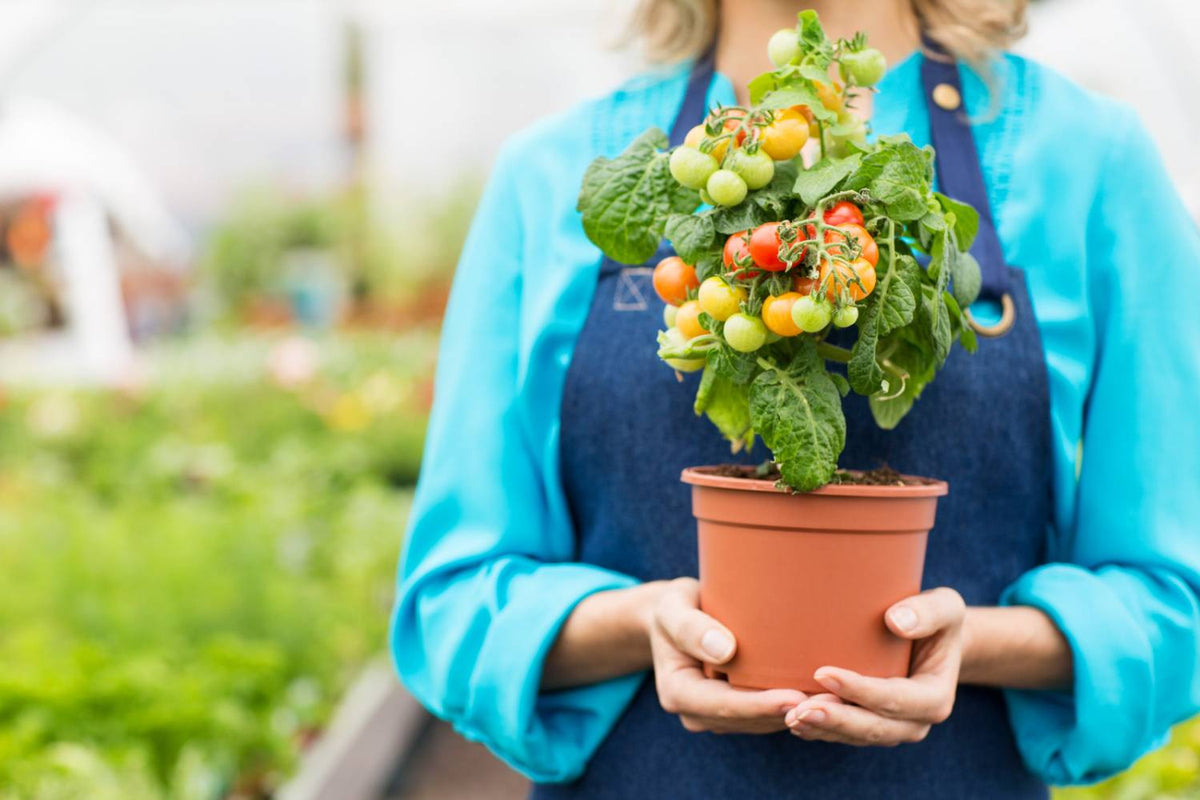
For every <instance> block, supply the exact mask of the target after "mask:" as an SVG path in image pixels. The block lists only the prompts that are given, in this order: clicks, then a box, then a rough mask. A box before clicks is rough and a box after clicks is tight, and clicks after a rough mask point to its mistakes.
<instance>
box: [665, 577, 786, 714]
mask: <svg viewBox="0 0 1200 800" xmlns="http://www.w3.org/2000/svg"><path fill="white" fill-rule="evenodd" d="M648 627H649V634H650V649H651V653H652V655H653V658H654V682H655V687H656V688H657V689H658V702H659V703H661V704H662V707H663V710H664V711H667V712H668V713H670V714H676V715H678V716H679V719H680V721H681V722H682V723H683V727H685V728H687V729H688V730H689V731H692V732H694V733H698V732H701V731H708V732H711V733H773V732H775V731H780V730H783V729H784V727H785V725H784V715H785V714H787V713H788V711H790V710H791V709H793V708H796V707H797V705H798V704H801V703H802V702H803V701H804V700H805V699H806V696H805V694H804V693H803V692H798V691H795V690H792V689H771V690H769V691H754V690H750V689H737V688H735V687H733V686H730V685H729V684H728V683H727V682H726V681H723V680H715V679H712V678H706V677H704V670H703V665H704V664H705V663H707V664H712V665H715V666H719V665H721V664H724V663H726V662H727V661H729V659H731V658H733V654H734V651H735V650H736V649H737V643H736V642H735V641H734V638H733V634H731V633H730V632H729V630H728V629H727V628H725V626H723V625H721V623H719V622H717V621H716V620H715V619H713V618H712V617H710V616H708V615H707V614H705V613H704V612H702V611H701V610H700V584H699V582H697V581H696V580H695V579H694V578H679V579H678V580H674V581H671V582H670V583H669V584H668V585H667V586H666V587H665V588H664V590H663V591H662V593H661V594H660V595H659V600H658V603H657V605H656V606H655V608H654V613H653V615H652V617H651V619H650V621H649V623H648Z"/></svg>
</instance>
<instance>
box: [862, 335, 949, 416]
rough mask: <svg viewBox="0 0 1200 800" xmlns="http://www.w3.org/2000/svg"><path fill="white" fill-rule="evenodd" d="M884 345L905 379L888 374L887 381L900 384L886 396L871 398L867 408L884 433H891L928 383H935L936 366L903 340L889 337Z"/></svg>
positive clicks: (922, 351) (923, 352) (923, 351)
mask: <svg viewBox="0 0 1200 800" xmlns="http://www.w3.org/2000/svg"><path fill="white" fill-rule="evenodd" d="M881 346H884V347H887V348H888V349H889V350H890V351H891V353H892V355H891V356H890V357H889V359H888V361H889V362H890V363H892V364H893V365H895V368H896V369H897V370H899V371H900V372H902V373H903V377H902V378H897V377H896V376H894V375H891V374H889V375H888V381H889V382H890V383H892V384H894V383H895V382H896V381H897V380H899V381H900V385H899V386H897V385H889V386H888V390H887V392H886V393H880V394H875V395H872V396H871V397H870V398H869V399H868V400H867V405H868V406H870V408H871V414H872V416H874V417H875V424H877V425H878V426H879V427H881V428H883V429H884V430H892V429H893V428H895V427H896V426H897V425H899V424H900V421H901V420H902V419H904V416H905V415H906V414H908V412H909V411H910V410H912V406H913V403H914V402H915V401H916V400H917V399H918V398H919V397H920V396H921V391H922V390H923V389H924V388H925V386H926V384H928V383H929V381H931V380H933V377H934V375H935V374H936V367H935V365H934V363H933V361H932V358H931V356H930V354H929V353H927V352H926V351H925V350H923V349H922V348H920V347H918V346H915V345H913V344H911V343H910V342H908V341H906V340H905V339H903V338H896V337H890V338H889V339H888V340H886V341H884V342H881Z"/></svg>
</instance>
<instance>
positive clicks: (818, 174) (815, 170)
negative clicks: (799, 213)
mask: <svg viewBox="0 0 1200 800" xmlns="http://www.w3.org/2000/svg"><path fill="white" fill-rule="evenodd" d="M860 161H861V156H857V155H855V156H851V157H849V158H825V159H822V160H820V161H818V162H817V163H815V164H813V165H812V166H811V167H809V168H808V169H805V170H800V173H799V174H798V175H797V176H796V182H795V186H794V191H795V192H796V194H798V195H800V199H801V200H803V201H804V204H805V205H806V206H815V205H816V204H817V201H818V200H820V199H821V198H822V197H826V196H827V195H829V194H831V193H833V191H834V189H836V188H837V185H838V184H839V183H841V182H842V181H843V180H845V179H846V177H847V176H849V175H850V174H851V173H853V172H854V171H855V170H856V169H858V165H859V162H860Z"/></svg>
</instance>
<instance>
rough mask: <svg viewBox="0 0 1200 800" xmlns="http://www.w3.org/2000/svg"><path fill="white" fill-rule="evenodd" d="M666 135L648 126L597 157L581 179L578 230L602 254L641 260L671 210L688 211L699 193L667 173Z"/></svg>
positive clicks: (654, 246)
mask: <svg viewBox="0 0 1200 800" xmlns="http://www.w3.org/2000/svg"><path fill="white" fill-rule="evenodd" d="M666 146H667V135H666V134H665V133H663V132H662V131H661V130H659V129H658V128H651V129H650V130H648V131H646V132H645V133H643V134H642V135H641V136H639V137H638V138H637V139H635V140H634V141H633V143H632V144H631V145H629V147H628V148H626V150H625V152H623V153H621V155H619V156H617V157H616V158H613V159H609V158H604V157H603V156H601V157H600V158H597V159H596V160H595V161H593V162H592V163H591V165H590V166H589V167H588V169H587V172H586V173H585V175H584V178H583V187H582V189H581V190H580V193H579V205H578V209H579V211H580V213H581V214H582V216H583V230H584V232H585V233H586V234H587V236H588V238H589V239H591V240H592V243H593V244H595V245H596V246H597V247H599V248H600V249H601V250H602V251H604V253H605V254H606V255H608V256H609V257H610V258H612V259H613V260H615V261H620V262H622V263H624V264H641V263H644V262H645V261H646V260H647V259H649V258H650V257H651V256H652V255H654V252H655V251H656V250H657V249H658V245H659V241H660V240H661V239H662V235H663V229H664V227H665V225H666V222H667V219H668V218H669V217H670V216H671V214H672V213H680V214H684V213H688V212H691V211H694V210H695V209H696V207H697V206H698V205H700V195H699V194H698V193H697V192H695V191H694V190H692V189H688V188H686V187H684V186H681V185H680V184H679V183H678V182H677V181H676V180H675V179H674V178H672V177H671V172H670V169H669V168H668V165H667V160H668V157H667V154H666V153H665V152H662V150H663V148H665V147H666Z"/></svg>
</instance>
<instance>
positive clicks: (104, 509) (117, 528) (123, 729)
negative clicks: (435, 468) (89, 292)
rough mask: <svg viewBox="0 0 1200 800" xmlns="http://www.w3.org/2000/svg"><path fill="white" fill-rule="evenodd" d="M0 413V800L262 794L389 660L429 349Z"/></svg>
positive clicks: (211, 374)
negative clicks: (349, 695) (359, 684)
mask: <svg viewBox="0 0 1200 800" xmlns="http://www.w3.org/2000/svg"><path fill="white" fill-rule="evenodd" d="M275 344H276V343H274V342H270V341H239V342H228V341H226V342H217V341H212V340H199V341H194V342H191V343H188V344H186V345H173V346H171V347H169V348H167V349H165V350H163V351H161V352H160V353H159V354H158V358H157V366H156V368H155V370H154V372H155V377H154V380H153V381H152V383H151V384H150V385H149V386H148V387H146V388H144V389H140V390H136V391H133V392H71V393H66V392H60V391H38V392H28V393H20V394H16V395H10V396H8V397H7V398H5V399H3V400H0V564H3V565H4V574H5V580H4V581H3V582H2V583H0V798H3V799H4V800H16V799H17V798H21V799H22V800H24V799H25V798H37V800H49V799H56V798H64V800H65V799H66V798H101V800H103V798H122V800H139V799H140V798H180V799H182V798H197V800H199V799H200V798H220V797H225V796H228V795H229V794H230V793H231V792H234V791H235V790H236V792H237V793H239V794H241V795H242V796H250V797H252V796H258V795H261V794H262V793H265V792H269V791H270V789H272V788H273V787H275V786H277V785H278V784H279V783H281V782H282V780H284V779H285V778H286V776H287V774H288V772H289V770H290V769H291V768H292V767H293V765H294V764H295V761H296V758H297V755H298V753H299V752H300V750H301V747H302V745H303V743H304V742H305V741H306V740H307V739H309V738H310V737H311V736H312V734H313V732H314V731H315V730H316V729H318V728H319V726H320V725H321V724H322V723H323V722H324V721H325V719H326V716H327V714H328V713H329V711H330V709H331V707H332V705H333V704H334V703H335V702H336V700H337V698H338V696H339V694H340V693H341V692H342V691H343V690H344V689H345V687H346V686H347V685H348V683H349V682H350V681H352V680H353V678H354V677H355V675H356V674H357V672H358V671H359V670H360V669H361V668H362V667H363V665H365V664H366V663H367V662H368V661H370V660H371V659H373V658H376V657H380V656H381V654H382V653H383V651H384V649H385V644H384V643H385V638H386V623H387V612H388V607H389V604H390V602H391V597H392V593H393V579H394V574H395V569H396V559H397V555H398V552H399V547H400V542H401V537H402V531H403V526H404V522H405V516H406V512H407V509H408V502H409V490H408V488H407V487H408V486H409V484H411V483H412V482H413V480H414V479H415V476H416V471H417V467H418V464H419V459H420V443H421V439H422V436H423V427H424V416H425V407H424V405H425V403H426V402H427V398H423V397H422V396H421V386H422V385H423V381H424V380H425V378H424V377H423V376H425V375H426V374H427V373H428V370H429V367H430V365H431V363H432V352H433V340H432V337H431V336H429V335H420V334H413V335H409V336H406V337H401V338H398V339H397V338H396V337H388V338H383V337H355V338H351V339H337V340H329V341H326V342H324V343H322V344H321V346H320V347H319V348H318V350H317V354H316V359H315V361H316V364H315V374H314V376H313V377H312V378H311V379H310V380H306V381H303V382H302V383H301V384H299V385H296V386H295V387H293V388H284V387H281V386H278V385H276V384H275V383H273V382H272V381H271V380H269V377H268V373H267V370H266V367H265V365H266V364H267V363H268V361H269V359H270V357H271V356H270V353H271V349H272V347H274V345H275Z"/></svg>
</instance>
